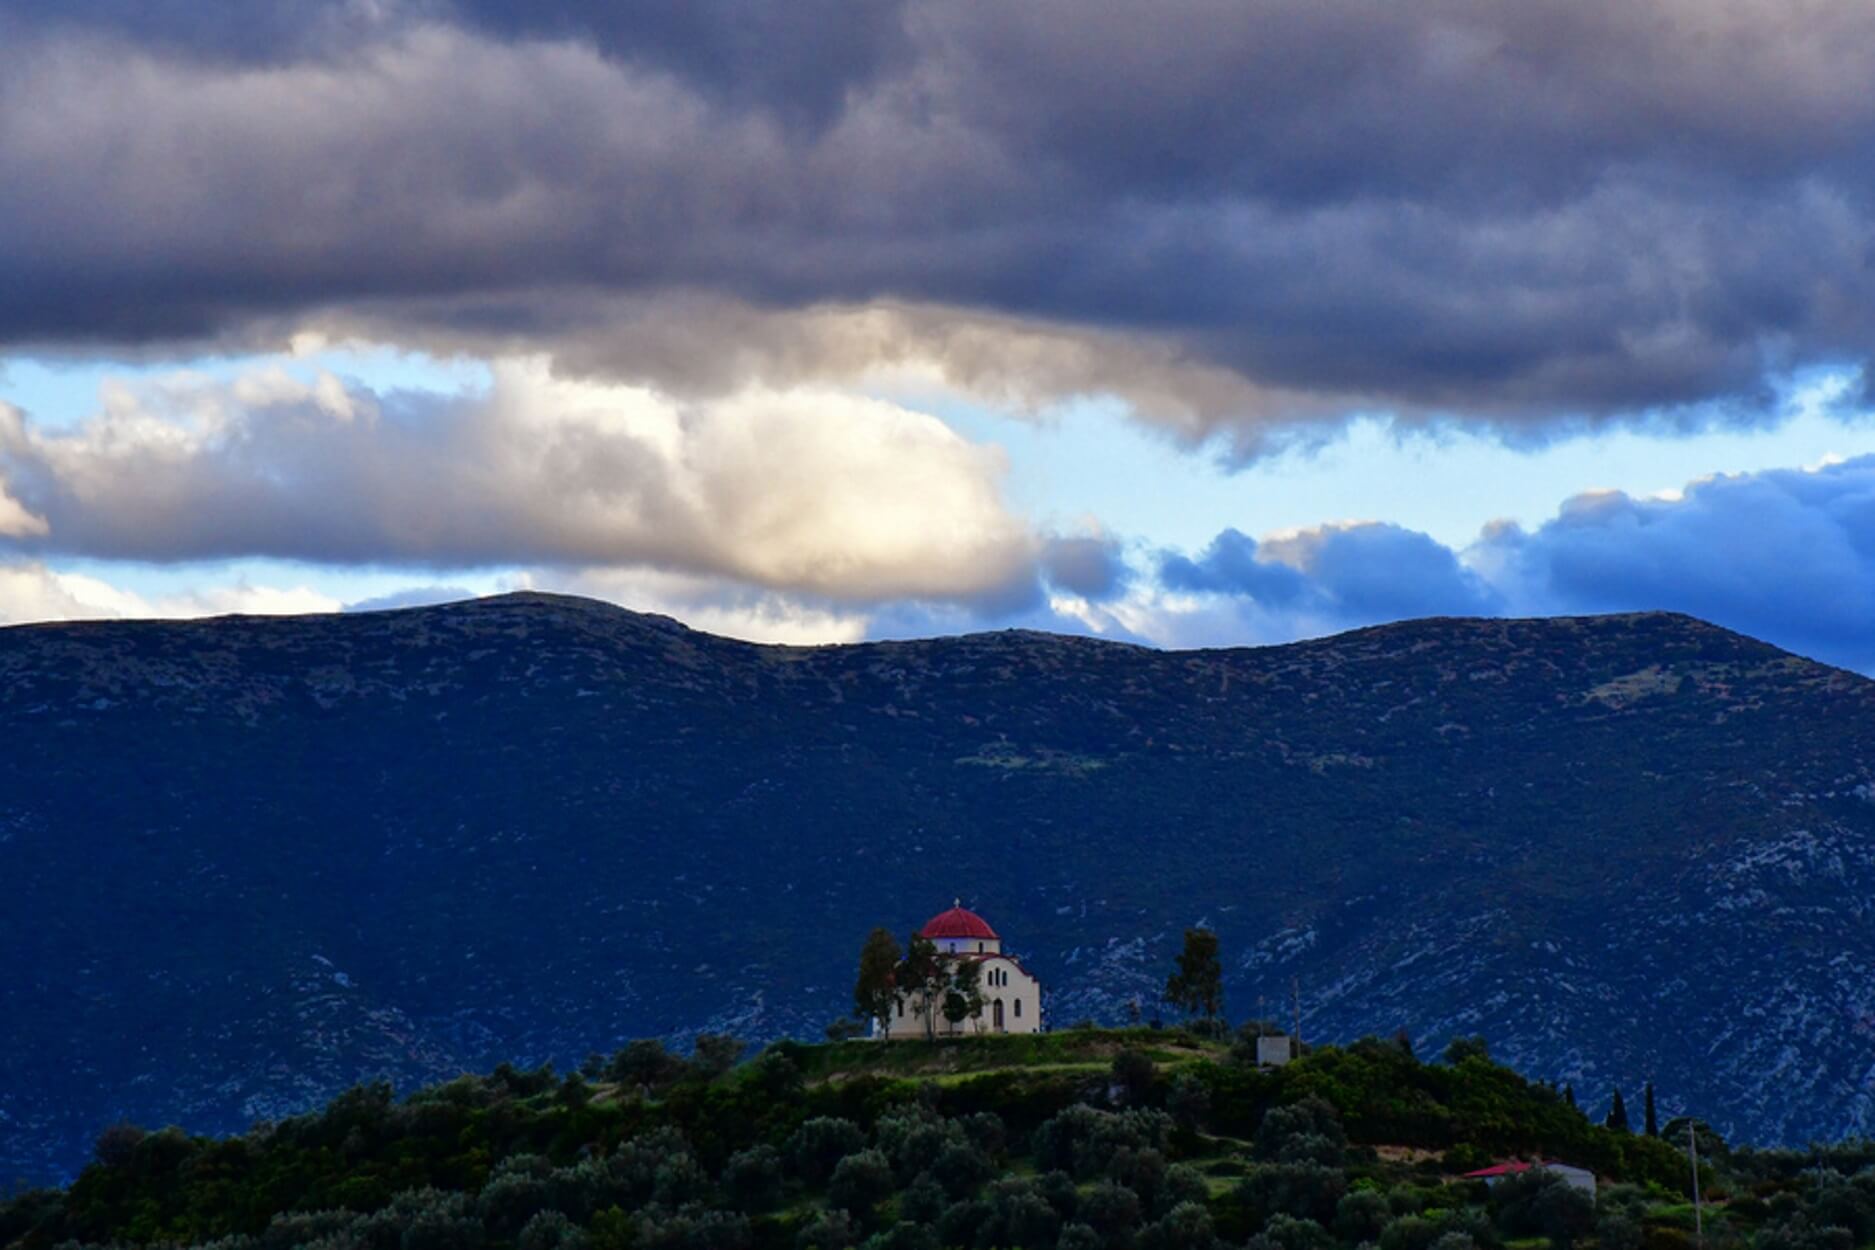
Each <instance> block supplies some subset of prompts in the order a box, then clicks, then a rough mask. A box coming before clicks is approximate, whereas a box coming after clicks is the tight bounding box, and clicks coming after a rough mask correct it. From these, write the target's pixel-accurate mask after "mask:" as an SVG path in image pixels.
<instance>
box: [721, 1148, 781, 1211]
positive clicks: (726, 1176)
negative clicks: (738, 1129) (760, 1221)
mask: <svg viewBox="0 0 1875 1250" xmlns="http://www.w3.org/2000/svg"><path fill="white" fill-rule="evenodd" d="M722 1182H723V1192H724V1194H725V1195H726V1196H727V1197H728V1199H729V1201H730V1202H731V1203H732V1204H734V1206H735V1207H736V1209H737V1210H739V1211H744V1212H747V1213H749V1214H759V1213H760V1212H763V1211H770V1210H773V1209H774V1206H775V1204H776V1203H777V1202H779V1201H780V1200H781V1154H780V1152H778V1151H777V1150H776V1149H775V1148H774V1147H773V1146H767V1145H762V1146H751V1147H750V1148H749V1149H747V1150H743V1151H739V1152H738V1153H736V1154H733V1155H730V1156H729V1162H727V1163H725V1164H724V1165H723V1176H722Z"/></svg>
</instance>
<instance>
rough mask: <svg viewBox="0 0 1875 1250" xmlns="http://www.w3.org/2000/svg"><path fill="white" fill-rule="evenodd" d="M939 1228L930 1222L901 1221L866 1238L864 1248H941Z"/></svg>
mask: <svg viewBox="0 0 1875 1250" xmlns="http://www.w3.org/2000/svg"><path fill="white" fill-rule="evenodd" d="M940 1244H941V1243H939V1241H938V1235H937V1230H936V1229H934V1228H932V1227H931V1226H930V1225H929V1224H911V1223H906V1222H903V1221H901V1222H899V1223H897V1224H894V1225H893V1226H892V1227H891V1228H888V1229H886V1230H885V1231H884V1232H882V1233H875V1234H874V1235H873V1236H871V1237H869V1238H867V1239H866V1242H865V1245H864V1248H863V1250H940Z"/></svg>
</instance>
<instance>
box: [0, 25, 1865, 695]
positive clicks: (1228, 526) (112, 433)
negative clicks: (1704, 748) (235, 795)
mask: <svg viewBox="0 0 1875 1250" xmlns="http://www.w3.org/2000/svg"><path fill="white" fill-rule="evenodd" d="M1872 76H1875V8H1871V7H1870V6H1869V5H1867V4H1866V3H1865V2H1864V0H1800V2H1798V3H1792V2H1791V0H1777V2H1769V0H1619V2H1617V0H1528V2H1527V3H1522V4H1518V5H1514V6H1513V5H1503V4H1501V3H1499V2H1498V0H1428V2H1426V3H1422V4H1417V5H1377V4H1374V3H1372V2H1371V0H1259V2H1258V3H1256V4H1243V3H1241V0H1159V2H1158V3H1155V4H1152V5H1100V6H1089V5H1085V4H1080V3H1070V2H1069V0H1031V2H1030V3H1027V4H1023V5H1007V4H1001V3H994V2H992V0H920V3H918V4H915V5H914V4H908V3H898V2H895V0H787V2H785V3H784V2H781V0H699V3H696V4H691V5H685V6H672V5H668V4H664V3H653V2H652V0H609V2H605V3H600V2H599V0H558V2H556V0H545V2H536V3H525V4H524V3H520V2H519V0H293V2H292V3H287V2H286V0H156V2H154V3H152V2H150V0H58V2H56V3H54V2H53V0H10V3H8V4H7V5H5V6H4V7H3V8H0V623H19V622H30V621H42V620H59V619H73V618H81V617H125V616H129V617H141V616H174V615H205V614H215V613H223V612H316V611H341V610H369V609H375V608H387V607H397V606H407V605H415V604H421V603H429V602H439V601H444V600H448V599H453V598H462V597H466V596H470V595H482V594H491V593H499V592H502V591H507V590H515V589H528V588H531V589H540V590H551V591H560V592H566V593H573V594H582V595H589V596H594V597H597V598H602V599H606V600H610V601H612V602H615V603H618V604H621V605H623V606H626V607H629V608H634V609H639V610H644V611H655V612H662V613H667V614H669V615H672V616H675V617H677V618H679V619H680V620H683V621H685V622H687V623H688V624H691V625H693V626H695V627H697V628H700V629H708V630H712V631H715V632H720V633H726V634H731V635H735V636H738V637H744V638H750V639H755V640H759V641H774V642H790V643H818V642H841V641H853V640H858V639H865V638H885V637H907V636H923V635H931V634H944V633H955V632H964V631H972V630H983V629H1000V628H1009V627H1021V628H1035V629H1050V630H1060V631H1068V632H1075V633H1087V634H1095V635H1099V636H1104V637H1110V638H1115V639H1122V640H1126V641H1131V642H1136V643H1145V644H1149V645H1154V646H1162V647H1187V646H1219V645H1238V644H1264V643H1275V642H1283V641H1288V640H1291V639H1296V638H1304V637H1313V636H1319V635H1322V634H1327V633H1332V632H1336V631H1339V630H1343V629H1349V628H1354V627H1358V626H1362V625H1369V624H1375V623H1381V622H1386V621H1392V620H1399V619H1406V618H1413V617H1422V616H1433V615H1486V616H1507V615H1515V616H1532V615H1556V614H1577V613H1596V612H1615V611H1638V610H1654V609H1663V610H1671V611H1679V612H1686V613H1691V614H1693V615H1697V616H1700V617H1702V618H1705V619H1708V620H1712V621H1714V622H1716V623H1718V624H1721V625H1724V626H1727V627H1729V628H1733V629H1737V630H1740V631H1742V632H1746V633H1749V634H1752V635H1754V636H1757V637H1761V638H1765V639H1767V640H1769V641H1771V642H1774V643H1777V644H1778V645H1781V646H1784V647H1788V648H1790V649H1792V650H1796V651H1798V652H1800V653H1802V654H1805V655H1810V656H1814V657H1816V658H1819V659H1822V660H1825V661H1828V662H1830V663H1834V664H1839V665H1843V666H1845V667H1850V668H1855V669H1859V670H1862V671H1868V672H1875V400H1871V398H1870V393H1869V387H1868V385H1867V369H1868V360H1869V356H1870V354H1871V351H1872V350H1875V213H1872V212H1871V208H1872V207H1875V161H1870V160H1869V159H1868V154H1869V152H1871V151H1875V95H1871V93H1869V92H1868V91H1867V90H1866V83H1867V82H1869V81H1870V80H1871V77H1872Z"/></svg>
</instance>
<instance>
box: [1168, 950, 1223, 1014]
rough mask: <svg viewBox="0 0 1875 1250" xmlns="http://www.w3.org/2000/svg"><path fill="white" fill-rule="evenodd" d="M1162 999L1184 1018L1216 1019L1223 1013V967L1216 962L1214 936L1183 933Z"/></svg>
mask: <svg viewBox="0 0 1875 1250" xmlns="http://www.w3.org/2000/svg"><path fill="white" fill-rule="evenodd" d="M1165 998H1166V1001H1167V1002H1169V1003H1171V1004H1172V1005H1173V1006H1174V1007H1177V1008H1179V1009H1180V1010H1181V1011H1183V1012H1185V1014H1187V1015H1193V1016H1195V1015H1203V1016H1204V1018H1205V1019H1207V1020H1212V1019H1216V1018H1217V1016H1218V1015H1220V1014H1221V1013H1222V1012H1223V1010H1224V966H1223V965H1222V964H1220V963H1219V962H1218V957H1217V934H1215V933H1213V932H1211V930H1209V929H1187V930H1185V949H1184V950H1182V951H1180V952H1179V956H1178V967H1177V968H1176V969H1175V970H1174V971H1173V973H1172V975H1171V976H1170V977H1168V978H1166V982H1165Z"/></svg>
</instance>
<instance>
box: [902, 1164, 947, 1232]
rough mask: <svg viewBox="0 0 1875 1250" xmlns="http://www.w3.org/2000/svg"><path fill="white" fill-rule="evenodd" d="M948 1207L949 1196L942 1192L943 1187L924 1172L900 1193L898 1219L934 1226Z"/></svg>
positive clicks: (934, 1178)
mask: <svg viewBox="0 0 1875 1250" xmlns="http://www.w3.org/2000/svg"><path fill="white" fill-rule="evenodd" d="M949 1205H950V1196H949V1195H948V1194H946V1193H945V1192H944V1186H942V1185H940V1184H939V1183H938V1181H937V1178H936V1177H934V1176H932V1175H931V1174H930V1173H929V1172H924V1173H920V1174H919V1176H918V1179H917V1180H914V1181H913V1182H912V1183H911V1184H910V1185H908V1186H906V1187H905V1189H903V1190H902V1191H900V1193H899V1196H898V1217H899V1219H901V1220H911V1221H916V1222H917V1223H920V1224H935V1223H937V1221H938V1217H939V1216H941V1215H943V1214H944V1209H945V1208H946V1207H948V1206H949Z"/></svg>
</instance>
